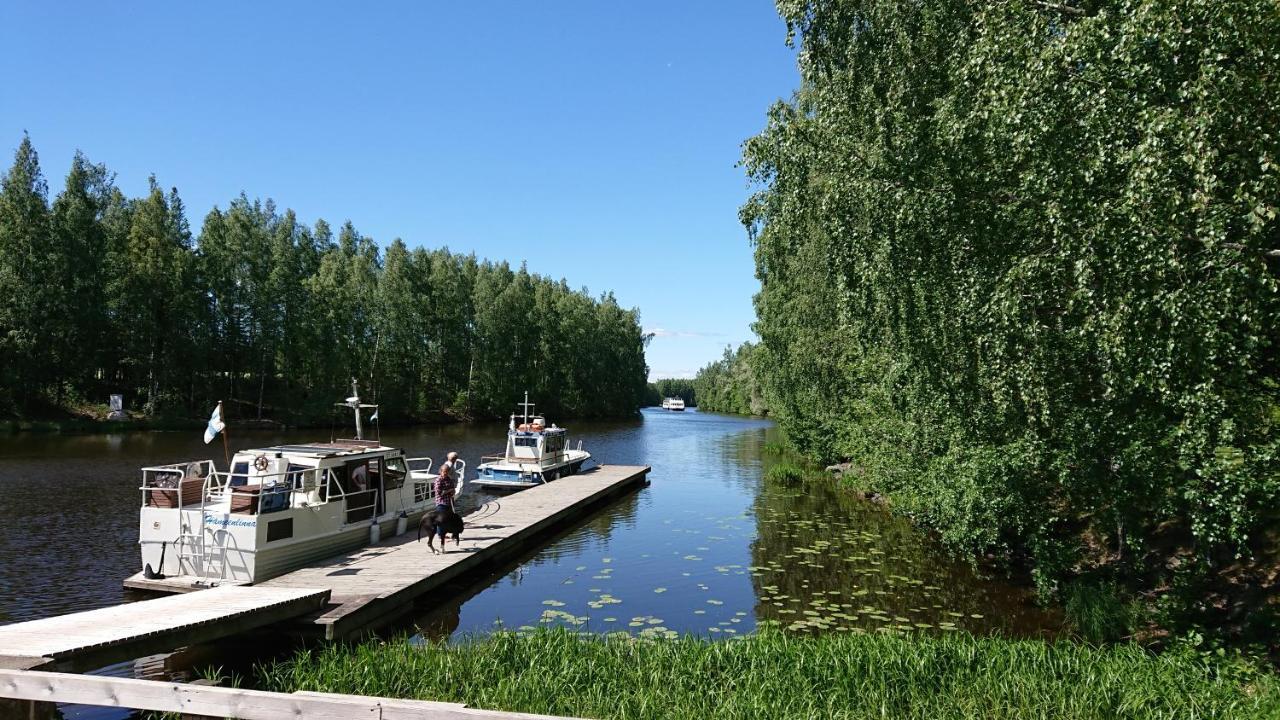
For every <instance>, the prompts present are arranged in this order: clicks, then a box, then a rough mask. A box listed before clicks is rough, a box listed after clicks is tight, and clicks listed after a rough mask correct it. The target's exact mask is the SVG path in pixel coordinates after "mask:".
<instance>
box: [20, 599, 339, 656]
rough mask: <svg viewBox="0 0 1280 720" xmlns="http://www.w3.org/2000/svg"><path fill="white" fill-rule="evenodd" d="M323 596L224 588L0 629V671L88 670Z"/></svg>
mask: <svg viewBox="0 0 1280 720" xmlns="http://www.w3.org/2000/svg"><path fill="white" fill-rule="evenodd" d="M328 597H329V591H328V590H324V589H316V588H286V587H275V588H268V587H235V586H228V587H220V588H215V589H212V590H209V591H206V592H200V593H190V594H185V595H174V596H170V597H163V598H157V599H154V600H143V601H140V602H135V603H127V604H124V605H116V606H114V607H108V608H101V609H99V610H89V611H86V612H79V613H72V614H70V615H59V616H56V617H51V618H44V619H42V620H32V621H30V622H22V623H14V624H12V625H0V667H6V668H10V669H30V668H35V667H44V666H49V665H52V664H56V663H63V662H69V663H72V664H73V665H75V666H77V667H81V668H85V669H87V668H91V667H93V666H95V665H103V664H107V663H109V662H113V661H115V660H119V659H127V658H131V657H137V656H140V655H145V654H148V653H152V652H158V651H162V650H170V649H172V648H174V647H176V646H179V645H190V644H193V643H200V642H208V641H210V640H216V639H218V638H222V637H227V636H230V635H236V634H239V633H243V632H247V631H249V630H255V629H257V628H261V627H264V626H266V625H271V624H273V623H277V622H281V621H283V620H288V619H290V618H294V617H299V616H302V615H308V614H313V613H315V612H317V611H318V610H320V609H321V608H322V607H324V605H325V601H326V600H327V599H328Z"/></svg>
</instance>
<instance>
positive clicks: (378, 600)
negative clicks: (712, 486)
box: [256, 465, 649, 639]
mask: <svg viewBox="0 0 1280 720" xmlns="http://www.w3.org/2000/svg"><path fill="white" fill-rule="evenodd" d="M648 472H649V467H648V466H647V465H640V466H637V465H607V466H603V467H599V468H595V469H593V470H589V471H587V472H584V473H581V474H578V475H571V476H569V477H566V478H561V479H559V480H556V481H555V482H551V483H547V484H545V485H539V486H537V487H533V488H529V489H527V490H522V491H520V492H518V493H514V494H512V495H507V496H503V497H500V498H498V499H497V500H493V501H491V502H489V503H486V504H485V505H483V506H482V507H481V508H479V509H478V510H476V511H475V512H473V513H471V514H470V515H468V516H467V517H466V518H464V519H465V521H466V529H465V530H464V531H463V533H462V544H461V545H460V546H455V545H453V543H452V541H450V543H449V546H448V549H449V551H448V552H447V553H442V554H433V553H432V552H431V549H430V548H429V547H428V546H427V543H426V540H425V539H424V540H423V541H421V542H418V541H417V528H409V530H408V531H407V532H406V533H405V534H404V535H402V536H400V537H396V538H391V539H388V540H384V541H383V542H380V543H378V544H376V545H370V546H368V547H365V548H361V549H359V550H355V551H353V552H350V553H346V554H344V555H340V556H338V557H335V558H332V559H331V560H329V561H327V562H323V563H320V564H317V565H313V566H311V567H306V568H302V569H300V570H295V571H294V572H291V573H288V574H286V575H282V576H280V577H277V578H274V579H272V580H268V581H266V582H265V583H262V584H261V585H258V586H256V587H268V588H281V589H316V588H320V589H324V590H327V591H328V592H329V607H328V608H327V609H326V610H325V611H324V612H323V613H321V614H319V615H317V616H316V617H314V618H310V622H312V623H314V624H315V625H317V626H319V627H318V629H319V630H321V631H323V633H324V636H325V637H326V638H329V639H337V638H346V637H350V636H352V635H355V634H358V633H361V632H364V631H367V630H370V629H372V628H375V627H377V626H378V625H380V624H382V623H385V622H388V621H390V620H392V619H393V618H394V617H395V615H397V614H398V613H400V612H401V611H403V610H404V609H405V608H407V607H408V606H409V605H410V604H411V603H412V602H413V601H414V600H415V599H417V598H419V597H421V596H422V595H424V594H426V593H428V592H431V591H432V590H435V589H436V588H439V587H440V586H442V585H444V584H445V583H448V582H450V581H453V580H457V579H459V578H461V577H462V576H464V575H466V574H469V573H472V572H474V571H476V570H478V569H480V568H483V567H487V566H491V565H492V564H493V563H496V562H500V561H501V560H503V559H506V558H509V557H511V556H513V555H518V554H520V553H521V552H524V551H527V550H528V549H529V545H528V544H527V541H529V540H532V539H533V538H535V537H537V536H539V535H542V534H544V533H547V532H550V531H552V530H555V529H556V528H558V527H560V526H562V525H564V524H565V522H566V521H569V520H571V519H575V518H580V517H583V515H584V513H585V511H587V510H589V509H590V508H593V507H595V506H598V505H600V504H601V503H603V502H606V501H608V500H610V499H612V498H614V497H617V496H618V495H620V494H621V493H623V492H626V491H627V490H629V489H631V488H634V487H636V486H637V485H639V484H641V483H643V482H644V479H645V476H646V475H647V474H648ZM436 546H437V548H438V547H439V542H438V541H437V543H436Z"/></svg>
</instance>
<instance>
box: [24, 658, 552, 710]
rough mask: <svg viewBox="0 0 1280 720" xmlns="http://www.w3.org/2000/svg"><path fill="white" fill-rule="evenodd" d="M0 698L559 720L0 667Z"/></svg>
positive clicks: (154, 707) (425, 704)
mask: <svg viewBox="0 0 1280 720" xmlns="http://www.w3.org/2000/svg"><path fill="white" fill-rule="evenodd" d="M0 697H5V698H13V699H16V700H31V701H35V702H58V703H76V704H80V705H95V706H99V707H119V708H132V709H135V710H152V711H156V712H173V713H184V714H187V715H204V716H210V717H218V718H236V719H237V720H297V718H307V720H340V719H341V720H349V719H351V718H369V720H563V719H562V718H559V717H558V716H553V715H530V714H527V713H514V712H503V711H500V710H481V709H478V708H468V707H466V706H464V705H461V704H458V703H445V702H432V701H428V700H400V699H396V698H382V697H365V696H362V695H335V694H330V693H316V692H296V693H278V692H267V691H265V690H242V689H239V688H224V687H217V686H210V685H197V684H188V683H173V682H161V681H158V680H137V679H134V678H117V677H105V676H101V675H76V674H74V673H56V672H40V671H36V670H3V669H0Z"/></svg>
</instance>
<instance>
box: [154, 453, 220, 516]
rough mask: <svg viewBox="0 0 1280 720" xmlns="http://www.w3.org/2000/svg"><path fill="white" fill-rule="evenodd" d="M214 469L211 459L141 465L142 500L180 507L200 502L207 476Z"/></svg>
mask: <svg viewBox="0 0 1280 720" xmlns="http://www.w3.org/2000/svg"><path fill="white" fill-rule="evenodd" d="M215 472H217V471H216V470H215V469H214V465H213V461H212V460H196V461H192V462H183V463H172V464H169V465H153V466H150V467H144V468H142V487H140V488H139V490H141V491H142V504H143V505H146V506H150V507H169V508H171V507H181V506H182V505H194V504H197V503H199V502H200V499H201V497H203V494H204V493H205V492H206V485H207V480H208V478H209V477H210V476H212V475H213V474H214V473H215Z"/></svg>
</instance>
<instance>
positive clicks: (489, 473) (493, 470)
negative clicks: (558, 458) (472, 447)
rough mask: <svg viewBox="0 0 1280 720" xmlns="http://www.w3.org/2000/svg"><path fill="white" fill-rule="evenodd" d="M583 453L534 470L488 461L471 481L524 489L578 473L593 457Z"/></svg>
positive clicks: (482, 485)
mask: <svg viewBox="0 0 1280 720" xmlns="http://www.w3.org/2000/svg"><path fill="white" fill-rule="evenodd" d="M582 455H583V456H584V457H575V458H573V459H571V460H568V461H567V462H563V463H557V464H555V465H547V466H546V467H544V468H542V469H541V470H533V471H529V470H528V469H527V466H526V468H525V469H522V468H520V466H518V465H514V466H509V465H508V464H507V463H486V464H485V465H481V466H480V467H479V468H478V470H479V472H480V475H479V476H478V477H477V478H476V479H475V480H472V481H471V482H472V484H474V485H478V486H480V487H484V488H489V489H492V490H523V489H524V488H531V487H536V486H538V485H544V484H546V483H549V482H552V481H553V480H556V479H558V478H562V477H567V476H569V475H576V474H577V473H578V472H580V471H581V470H582V465H583V463H585V462H586V461H587V460H589V459H591V456H590V455H589V454H587V453H585V452H584V453H582Z"/></svg>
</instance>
